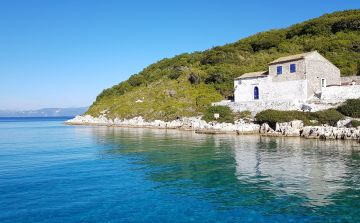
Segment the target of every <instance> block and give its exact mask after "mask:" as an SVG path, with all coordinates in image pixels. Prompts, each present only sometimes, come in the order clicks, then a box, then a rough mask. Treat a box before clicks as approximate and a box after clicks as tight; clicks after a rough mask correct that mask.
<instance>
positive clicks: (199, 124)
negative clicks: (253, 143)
mask: <svg viewBox="0 0 360 223" xmlns="http://www.w3.org/2000/svg"><path fill="white" fill-rule="evenodd" d="M65 124H67V125H98V126H115V127H132V128H134V127H135V128H158V129H179V130H191V131H195V132H196V133H199V134H229V133H230V134H238V135H241V134H261V135H267V136H292V137H304V138H309V139H310V138H311V139H339V140H357V141H360V127H358V128H348V127H346V126H345V125H344V124H343V122H339V124H338V126H337V127H333V126H326V125H323V126H304V124H303V122H302V121H299V120H294V121H291V122H285V123H276V125H275V126H274V127H270V126H269V125H268V124H267V123H264V124H262V125H259V124H255V123H251V122H245V121H244V120H239V121H236V122H235V123H234V124H231V123H217V122H209V123H208V122H206V121H204V120H202V119H201V117H185V118H180V119H177V120H173V121H169V122H166V121H161V120H155V121H145V120H144V119H143V118H142V117H135V118H132V119H118V118H115V119H108V118H107V117H106V116H104V115H101V116H99V117H92V116H90V115H84V116H76V117H75V118H73V119H71V120H68V121H66V122H65Z"/></svg>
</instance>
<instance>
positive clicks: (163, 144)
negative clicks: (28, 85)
mask: <svg viewBox="0 0 360 223" xmlns="http://www.w3.org/2000/svg"><path fill="white" fill-rule="evenodd" d="M64 120H65V119H61V118H57V119H44V118H40V119H31V118H27V119H19V118H16V119H9V118H8V119H0V222H1V223H6V222H9V223H15V222H21V223H24V222H360V152H359V151H360V145H359V144H357V143H354V142H340V141H318V140H304V139H299V138H266V137H260V136H230V135H216V136H209V135H198V134H195V133H191V132H182V131H176V130H151V129H121V128H111V127H86V126H66V125H63V121H64Z"/></svg>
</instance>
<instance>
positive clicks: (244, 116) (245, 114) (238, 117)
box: [235, 111, 252, 121]
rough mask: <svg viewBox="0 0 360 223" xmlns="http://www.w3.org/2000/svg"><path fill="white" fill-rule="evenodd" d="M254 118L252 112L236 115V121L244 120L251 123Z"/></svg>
mask: <svg viewBox="0 0 360 223" xmlns="http://www.w3.org/2000/svg"><path fill="white" fill-rule="evenodd" d="M251 118H252V115H251V111H242V112H237V113H235V119H243V120H246V121H250V120H251Z"/></svg>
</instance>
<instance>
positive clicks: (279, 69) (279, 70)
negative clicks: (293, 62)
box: [276, 66, 282, 74]
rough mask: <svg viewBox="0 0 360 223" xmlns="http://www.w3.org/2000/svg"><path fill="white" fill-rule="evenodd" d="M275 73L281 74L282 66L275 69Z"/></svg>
mask: <svg viewBox="0 0 360 223" xmlns="http://www.w3.org/2000/svg"><path fill="white" fill-rule="evenodd" d="M276 73H277V74H282V66H278V67H276Z"/></svg>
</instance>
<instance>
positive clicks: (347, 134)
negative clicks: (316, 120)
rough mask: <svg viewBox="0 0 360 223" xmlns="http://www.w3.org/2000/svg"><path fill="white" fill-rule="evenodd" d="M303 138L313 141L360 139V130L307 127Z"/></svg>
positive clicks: (303, 131) (303, 132)
mask: <svg viewBox="0 0 360 223" xmlns="http://www.w3.org/2000/svg"><path fill="white" fill-rule="evenodd" d="M301 136H302V137H305V138H308V139H310V138H312V139H314V138H315V139H353V140H359V139H360V129H359V128H339V127H332V126H306V127H304V128H303V130H302V132H301Z"/></svg>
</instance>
